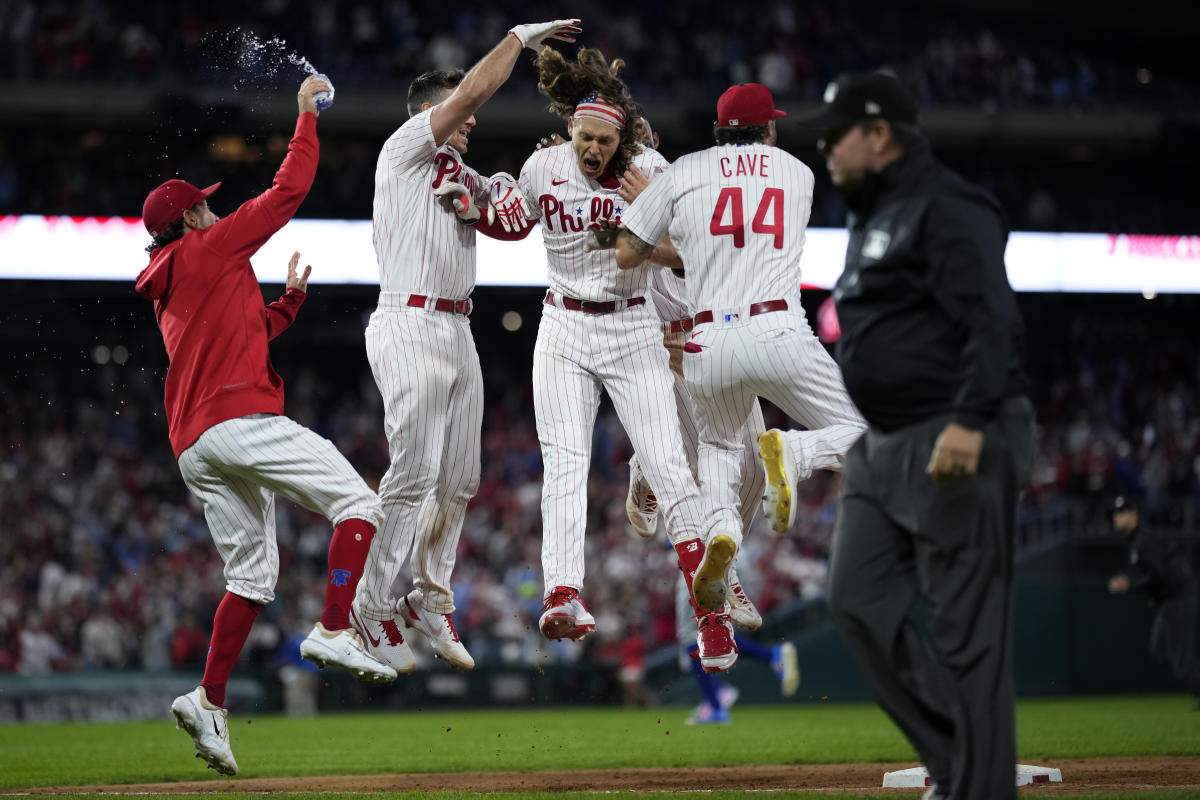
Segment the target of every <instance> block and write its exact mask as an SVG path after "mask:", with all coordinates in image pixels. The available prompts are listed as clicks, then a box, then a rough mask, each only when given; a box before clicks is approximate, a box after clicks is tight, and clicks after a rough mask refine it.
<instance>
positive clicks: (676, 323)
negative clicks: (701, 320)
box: [671, 317, 692, 333]
mask: <svg viewBox="0 0 1200 800" xmlns="http://www.w3.org/2000/svg"><path fill="white" fill-rule="evenodd" d="M691 329H692V318H691V317H687V318H685V319H675V320H671V333H683V332H685V331H690V330H691Z"/></svg>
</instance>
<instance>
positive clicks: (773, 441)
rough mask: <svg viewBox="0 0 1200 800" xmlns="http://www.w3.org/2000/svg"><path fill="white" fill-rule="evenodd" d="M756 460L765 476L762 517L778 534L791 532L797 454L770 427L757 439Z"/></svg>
mask: <svg viewBox="0 0 1200 800" xmlns="http://www.w3.org/2000/svg"><path fill="white" fill-rule="evenodd" d="M758 457H759V458H760V459H761V460H762V464H763V470H764V471H765V472H766V474H767V493H766V495H765V496H764V497H763V502H762V507H763V516H765V517H766V518H767V521H768V522H769V523H770V524H771V528H772V529H773V530H775V531H776V532H778V533H784V532H786V531H788V530H790V529H791V527H792V523H794V522H795V521H796V502H795V501H796V482H797V480H798V477H799V476H798V475H797V472H796V455H795V453H793V452H792V448H791V445H789V444H788V443H787V440H786V439H784V438H783V431H781V430H778V429H776V428H772V429H771V430H769V431H766V432H764V433H763V434H761V435H760V436H759V437H758Z"/></svg>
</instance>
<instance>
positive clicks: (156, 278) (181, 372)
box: [137, 77, 396, 775]
mask: <svg viewBox="0 0 1200 800" xmlns="http://www.w3.org/2000/svg"><path fill="white" fill-rule="evenodd" d="M328 89H329V86H328V84H326V83H325V82H324V81H321V80H318V79H316V78H315V77H310V78H308V79H306V80H305V81H304V83H303V84H301V86H300V92H299V95H298V103H299V107H300V115H299V119H297V121H296V132H295V135H294V136H293V137H292V141H291V143H290V144H289V145H288V154H287V157H286V158H285V159H284V160H283V164H282V166H280V168H279V172H277V173H276V174H275V182H274V184H273V185H272V186H271V188H270V189H268V190H267V191H265V192H263V193H262V194H261V195H259V196H258V197H255V198H254V199H252V200H250V201H248V202H246V203H244V204H243V205H242V206H241V207H240V208H238V210H237V211H235V212H234V213H233V214H231V215H230V216H228V217H226V218H224V219H219V218H218V217H217V216H216V215H215V214H214V213H213V212H212V211H211V210H209V208H208V198H209V196H210V195H212V193H213V192H215V191H216V190H217V187H218V186H220V184H214V185H213V186H210V187H208V188H207V189H203V190H201V189H198V188H196V187H195V186H192V185H191V184H190V183H187V182H186V181H182V180H170V181H167V182H166V183H164V184H162V185H161V186H159V187H158V188H157V189H155V190H154V191H152V192H151V193H150V194H149V196H148V197H147V198H146V203H145V205H144V206H143V207H142V220H143V222H145V225H146V230H147V231H149V232H150V235H151V236H152V237H154V241H153V242H152V243H151V244H150V246H149V247H148V248H147V250H148V251H149V252H150V265H149V266H148V267H146V269H145V270H143V271H142V273H141V275H139V276H138V279H137V291H138V292H139V293H140V294H141V295H143V296H144V297H146V299H148V300H151V301H153V302H154V316H155V318H156V320H157V321H158V327H159V328H160V329H161V330H162V337H163V343H164V344H165V345H166V348H167V356H168V357H169V358H170V361H171V364H170V367H169V369H168V370H167V380H166V406H167V427H168V432H169V436H170V439H171V447H172V449H173V450H174V452H175V457H176V459H177V460H178V461H179V469H180V471H181V472H182V473H183V479H184V481H185V482H186V483H187V485H188V488H189V489H191V491H192V494H194V495H195V496H196V499H197V500H199V501H200V503H201V505H202V506H203V507H204V518H205V520H206V521H207V522H208V527H209V531H210V532H211V534H212V537H213V541H214V542H215V543H216V545H217V549H218V550H219V551H220V553H221V558H222V560H223V561H224V562H225V585H226V593H225V597H224V599H222V600H221V603H220V605H219V606H218V608H217V613H216V617H215V618H214V620H213V634H212V640H211V644H210V647H209V651H208V662H207V664H206V665H205V668H204V678H203V680H202V681H201V682H200V685H199V686H198V687H196V689H195V690H193V691H191V692H189V693H188V694H185V695H182V696H180V697H177V698H175V701H174V702H173V703H172V704H171V711H172V713H173V714H174V715H175V719H176V721H177V722H178V724H179V727H181V728H183V729H184V730H186V731H187V732H188V733H189V734H191V736H192V740H193V742H194V743H195V746H196V753H197V755H198V756H200V757H201V758H203V759H204V760H205V761H206V762H207V763H208V765H209V766H210V767H212V768H213V769H215V770H216V771H217V772H220V773H222V774H225V775H234V774H236V773H237V762H235V761H234V759H233V752H232V750H230V747H229V728H228V726H227V724H226V717H227V712H226V710H225V708H224V705H225V687H226V684H227V683H228V681H229V675H230V673H231V672H232V671H233V665H234V663H235V662H236V661H237V657H238V654H239V653H240V652H241V649H242V646H243V645H244V644H245V641H246V637H247V635H248V634H249V633H250V628H251V626H252V625H253V624H254V618H255V616H257V614H258V611H259V609H260V608H262V606H263V605H265V604H267V603H269V602H271V600H272V599H274V597H275V582H276V580H277V579H278V577H279V550H278V547H277V545H276V542H275V494H281V495H283V496H284V497H286V498H288V499H289V500H292V501H293V502H296V503H298V504H300V505H302V506H304V507H305V508H308V509H310V510H312V511H318V512H320V513H322V514H324V515H325V516H326V517H328V518H329V519H330V520H332V521H333V523H334V526H335V527H334V532H333V540H332V541H331V542H330V545H329V583H328V585H327V586H326V590H325V591H326V594H325V609H324V612H323V613H322V615H321V620H320V622H318V623H317V624H316V626H315V627H314V628H313V631H312V633H310V634H309V635H308V638H306V639H305V640H304V642H303V644H302V645H301V647H300V652H301V653H302V654H303V655H304V657H305V658H307V659H309V660H310V661H314V662H316V663H317V664H319V665H322V666H325V665H329V666H337V667H341V668H343V669H345V670H347V671H349V672H350V673H351V674H353V675H355V676H357V677H359V678H361V679H363V680H369V681H375V682H388V681H392V680H395V679H396V671H395V670H394V669H392V667H390V666H388V665H386V664H383V663H382V662H380V661H378V660H377V659H375V658H374V657H373V656H371V655H370V654H369V653H367V652H366V650H365V648H364V646H363V642H362V639H361V638H360V637H359V635H358V633H357V632H355V631H354V630H353V629H352V628H351V627H350V623H349V619H348V612H349V610H350V604H351V602H352V601H353V599H354V592H355V589H356V587H357V585H358V580H359V578H360V577H361V575H362V570H363V563H364V562H365V560H366V557H367V553H368V550H369V548H370V545H371V539H372V538H373V537H374V535H375V530H376V529H377V528H378V527H379V524H380V523H381V522H382V521H383V510H382V507H381V505H380V503H379V498H378V497H377V496H376V495H375V493H374V492H372V491H371V490H370V488H368V487H367V485H366V483H364V482H363V480H362V478H360V477H359V475H358V473H356V472H355V471H354V469H353V468H352V467H351V466H350V464H349V463H348V462H347V461H346V459H345V458H343V457H342V455H341V453H339V452H338V451H337V449H336V448H335V447H334V446H333V444H332V443H331V442H329V441H328V440H326V439H323V438H322V437H320V436H318V435H317V434H315V433H313V432H312V431H310V430H308V429H307V428H304V427H302V426H300V425H298V424H297V423H296V422H294V421H292V420H291V419H289V418H288V417H286V416H284V415H283V380H282V379H281V378H280V377H279V375H278V374H277V373H276V372H275V369H274V368H273V367H272V366H271V359H270V357H269V355H268V353H267V343H268V341H270V340H271V339H274V338H275V337H276V336H278V335H279V334H281V333H283V331H284V330H286V329H287V328H288V326H290V325H291V324H292V322H293V321H294V320H295V318H296V313H297V312H298V311H299V309H300V305H301V303H303V302H304V298H305V292H306V289H307V286H308V276H309V273H310V272H311V269H312V268H311V267H305V269H304V274H303V275H302V276H298V275H297V274H296V264H297V261H298V260H299V258H300V255H299V253H297V254H295V255H293V256H292V260H291V263H290V264H289V265H288V279H287V291H286V292H285V293H284V295H283V297H281V298H280V299H279V300H277V301H275V302H274V303H271V304H270V305H267V306H264V305H263V299H262V290H261V289H260V288H259V285H258V280H257V279H256V278H255V276H254V270H253V268H252V267H251V266H250V257H251V256H252V255H254V253H255V252H257V251H258V249H259V248H260V247H262V245H263V244H265V243H266V241H267V240H268V239H269V238H271V236H272V235H273V234H274V233H275V232H276V231H278V230H279V229H280V228H282V227H283V226H284V225H285V224H286V223H287V221H288V220H290V219H291V218H292V215H293V214H295V213H296V209H298V208H299V207H300V203H301V202H303V200H304V198H305V196H306V195H307V194H308V190H309V188H310V187H311V186H312V182H313V177H314V176H315V174H316V171H317V157H318V143H317V114H318V111H317V107H316V103H315V102H314V100H313V96H314V95H315V94H316V93H317V92H320V91H328Z"/></svg>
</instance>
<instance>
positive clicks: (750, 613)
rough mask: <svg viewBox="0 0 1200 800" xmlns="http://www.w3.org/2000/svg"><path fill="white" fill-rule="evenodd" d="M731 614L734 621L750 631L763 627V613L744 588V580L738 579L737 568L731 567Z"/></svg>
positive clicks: (729, 596)
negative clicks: (759, 611)
mask: <svg viewBox="0 0 1200 800" xmlns="http://www.w3.org/2000/svg"><path fill="white" fill-rule="evenodd" d="M727 599H728V600H729V616H730V617H732V618H733V621H734V622H735V623H737V624H738V625H740V626H741V627H743V628H745V629H746V630H748V631H756V630H758V629H759V628H761V627H762V614H760V613H758V608H756V607H755V605H754V601H752V600H751V599H750V596H749V595H747V594H746V590H745V589H743V588H742V582H741V581H739V580H738V576H737V569H736V568H735V567H730V568H729V593H728V594H727Z"/></svg>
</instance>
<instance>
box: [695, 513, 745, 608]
mask: <svg viewBox="0 0 1200 800" xmlns="http://www.w3.org/2000/svg"><path fill="white" fill-rule="evenodd" d="M737 549H738V548H737V542H735V541H734V540H733V537H732V536H729V535H727V534H724V533H719V534H715V535H714V536H712V537H710V538H709V540H708V543H707V544H705V545H704V558H703V559H701V561H700V566H699V567H697V568H696V575H695V576H694V577H693V578H692V596H693V597H695V598H696V603H697V605H699V606H700V608H701V609H703V610H704V611H709V612H715V611H720V610H721V609H722V608H723V607H724V606H725V599H726V596H727V595H728V594H729V580H728V573H729V566H730V565H731V564H732V563H733V557H734V556H736V555H737Z"/></svg>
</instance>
